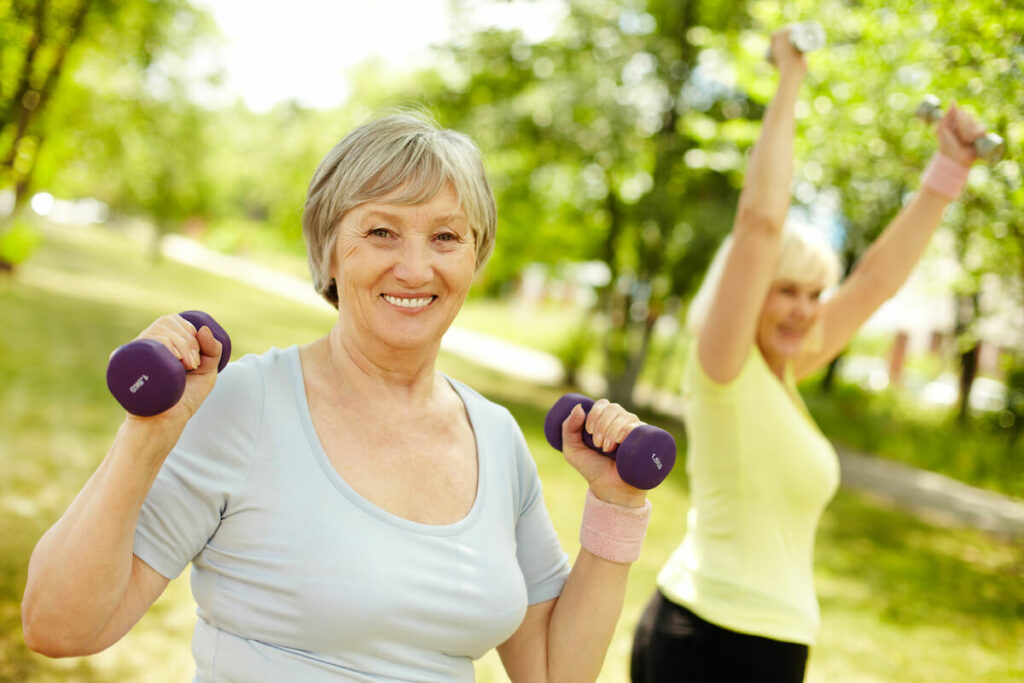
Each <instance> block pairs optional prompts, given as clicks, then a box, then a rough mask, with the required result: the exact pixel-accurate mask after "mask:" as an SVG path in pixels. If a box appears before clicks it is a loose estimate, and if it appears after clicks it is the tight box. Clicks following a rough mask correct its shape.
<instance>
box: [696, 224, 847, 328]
mask: <svg viewBox="0 0 1024 683" xmlns="http://www.w3.org/2000/svg"><path fill="white" fill-rule="evenodd" d="M732 242H733V240H732V235H731V234H730V235H729V236H728V237H726V238H725V240H723V241H722V244H721V246H720V247H719V248H718V251H717V252H716V253H715V256H714V258H713V259H711V265H709V266H708V271H707V273H706V274H705V275H704V281H703V282H702V283H701V285H700V289H698V290H697V293H696V294H695V295H694V297H693V300H692V301H691V302H690V306H689V309H688V310H687V312H686V329H687V330H689V331H690V333H691V334H693V335H696V334H698V333H699V332H700V328H701V327H703V325H704V321H705V320H707V317H708V314H709V313H710V312H711V304H712V303H713V302H714V299H715V292H716V291H717V290H718V283H719V282H720V281H721V279H722V271H724V270H725V262H726V260H727V259H728V257H729V252H730V251H731V250H732ZM840 273H841V268H840V264H839V257H838V256H837V255H836V253H835V251H833V249H832V247H831V246H829V244H828V242H826V241H825V238H824V237H823V236H822V234H821V232H820V231H817V230H813V229H810V228H807V227H804V226H802V225H799V224H794V223H787V224H786V227H785V228H784V229H783V231H782V242H781V244H780V246H779V256H778V260H777V261H776V264H775V274H774V275H773V277H772V279H773V281H775V280H792V281H793V282H801V283H805V282H815V283H821V285H822V289H825V290H827V289H831V288H832V287H834V286H835V285H836V284H838V283H839V276H840ZM814 327H815V329H812V330H811V331H810V332H809V333H808V340H807V342H806V343H807V344H808V345H809V346H812V347H813V346H814V345H815V344H817V345H819V346H820V344H821V341H822V340H823V330H822V329H821V323H820V321H819V322H818V324H816V325H815V326H814Z"/></svg>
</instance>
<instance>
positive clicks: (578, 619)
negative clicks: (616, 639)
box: [547, 550, 632, 681]
mask: <svg viewBox="0 0 1024 683" xmlns="http://www.w3.org/2000/svg"><path fill="white" fill-rule="evenodd" d="M631 566H632V565H630V564H621V563H618V562H610V561H608V560H605V559H601V558H599V557H596V556H594V555H592V554H591V553H590V552H588V551H586V550H580V553H579V556H578V557H577V558H576V562H575V563H574V564H573V569H572V573H571V574H570V575H569V579H568V581H567V582H566V584H565V588H564V589H563V590H562V594H561V596H559V598H558V601H557V602H556V603H555V608H554V610H553V611H552V614H551V622H550V625H549V635H548V672H549V675H548V678H547V680H549V681H594V680H596V679H597V676H598V674H599V673H600V671H601V665H602V664H603V662H604V658H605V653H606V652H607V651H608V645H609V643H611V639H612V635H613V634H614V633H615V625H616V624H617V623H618V620H619V615H620V614H621V612H622V604H623V600H624V597H625V592H626V580H627V578H628V576H629V569H630V567H631Z"/></svg>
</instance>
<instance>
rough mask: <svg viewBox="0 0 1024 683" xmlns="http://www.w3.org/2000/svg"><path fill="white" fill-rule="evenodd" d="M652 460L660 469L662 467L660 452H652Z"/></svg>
mask: <svg viewBox="0 0 1024 683" xmlns="http://www.w3.org/2000/svg"><path fill="white" fill-rule="evenodd" d="M651 460H653V461H654V464H655V466H656V467H657V468H658V469H659V470H660V469H661V460H660V459H659V458H658V454H657V453H651Z"/></svg>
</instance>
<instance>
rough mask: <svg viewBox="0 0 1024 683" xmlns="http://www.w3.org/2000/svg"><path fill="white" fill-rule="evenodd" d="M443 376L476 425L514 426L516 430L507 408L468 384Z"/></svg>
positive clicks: (514, 422)
mask: <svg viewBox="0 0 1024 683" xmlns="http://www.w3.org/2000/svg"><path fill="white" fill-rule="evenodd" d="M444 377H445V379H446V380H447V381H448V383H449V384H450V385H451V386H452V388H453V389H454V390H455V392H456V393H457V394H458V395H459V397H460V398H461V399H462V402H463V404H464V405H465V406H466V410H467V412H469V415H470V419H472V420H473V421H474V423H476V426H478V427H487V428H497V427H502V428H514V429H517V430H518V425H517V424H516V420H515V418H514V417H513V416H512V413H511V412H509V410H508V408H506V407H505V406H503V405H501V404H500V403H495V402H494V401H492V400H490V399H489V398H487V397H485V396H484V395H483V394H481V393H480V392H478V391H477V390H476V389H473V388H472V387H470V386H469V385H467V384H464V383H462V382H460V381H458V380H457V379H454V378H452V377H449V376H447V375H445V376H444Z"/></svg>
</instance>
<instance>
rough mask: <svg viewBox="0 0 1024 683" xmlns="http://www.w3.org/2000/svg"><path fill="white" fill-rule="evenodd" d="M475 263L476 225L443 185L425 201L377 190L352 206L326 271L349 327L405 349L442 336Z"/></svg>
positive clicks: (466, 289) (431, 342) (463, 295)
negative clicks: (398, 200)
mask: <svg viewBox="0 0 1024 683" xmlns="http://www.w3.org/2000/svg"><path fill="white" fill-rule="evenodd" d="M398 192H401V190H398ZM396 195H397V192H396ZM475 268H476V243H475V239H474V235H473V231H472V229H471V228H470V225H469V220H468V218H467V217H466V213H465V211H463V210H462V208H461V206H460V205H459V202H458V200H457V198H456V196H455V192H454V190H453V189H452V188H451V187H450V186H446V187H445V188H443V189H442V190H441V191H440V192H438V193H437V195H435V196H434V197H433V199H430V200H429V201H426V202H424V203H422V204H414V205H401V204H389V203H388V197H382V198H381V199H379V200H376V201H371V202H367V203H366V204H361V205H359V206H357V207H356V208H354V209H352V210H351V211H349V212H348V213H347V214H345V217H344V218H342V220H341V223H340V224H339V226H338V238H337V244H336V246H335V249H334V255H333V262H332V268H331V272H332V274H333V276H334V279H335V282H336V285H337V288H338V311H339V314H340V315H341V317H342V319H343V320H344V322H345V325H346V329H348V330H350V331H352V332H354V333H356V334H358V335H360V336H362V337H364V338H365V339H366V340H368V341H370V342H372V343H376V344H382V345H385V346H387V347H390V348H393V349H403V350H409V349H415V348H420V347H425V346H431V345H433V346H436V345H438V344H440V341H441V337H442V335H443V334H444V333H445V331H446V330H447V329H448V326H449V325H450V324H451V322H452V320H454V319H455V316H456V314H458V312H459V309H460V308H461V307H462V302H463V301H464V300H465V298H466V294H467V293H468V292H469V287H470V285H471V284H472V282H473V275H474V272H475Z"/></svg>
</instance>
